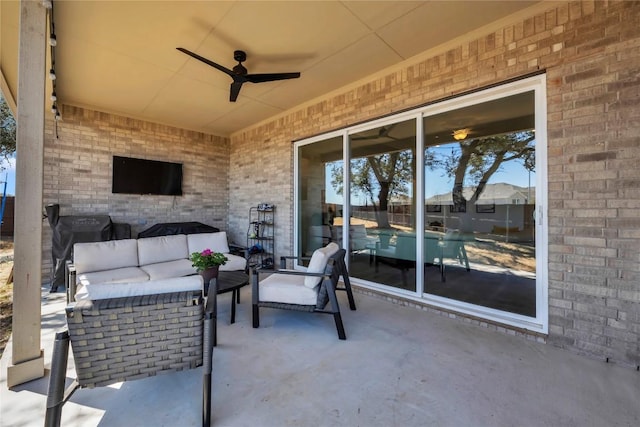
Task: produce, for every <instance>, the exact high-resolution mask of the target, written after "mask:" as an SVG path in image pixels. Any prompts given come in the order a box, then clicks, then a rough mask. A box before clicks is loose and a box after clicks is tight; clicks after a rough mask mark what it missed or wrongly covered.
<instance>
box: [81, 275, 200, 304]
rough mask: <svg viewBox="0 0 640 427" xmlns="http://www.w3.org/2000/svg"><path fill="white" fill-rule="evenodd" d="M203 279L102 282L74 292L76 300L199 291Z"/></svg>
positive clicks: (194, 276)
mask: <svg viewBox="0 0 640 427" xmlns="http://www.w3.org/2000/svg"><path fill="white" fill-rule="evenodd" d="M203 289H204V287H203V280H202V276H200V275H199V274H196V275H193V276H186V277H176V278H173V279H165V280H153V281H151V282H137V283H102V284H93V285H86V286H82V288H80V289H79V290H78V292H76V295H75V298H76V301H80V300H85V299H89V300H98V299H109V298H123V297H133V296H139V295H153V294H164V293H169V292H182V291H200V292H202V291H203Z"/></svg>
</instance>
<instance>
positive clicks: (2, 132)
mask: <svg viewBox="0 0 640 427" xmlns="http://www.w3.org/2000/svg"><path fill="white" fill-rule="evenodd" d="M15 152H16V121H15V119H14V118H13V114H11V110H10V109H9V105H7V103H6V101H5V100H4V97H2V95H0V156H2V157H4V158H5V160H9V157H11V156H12V155H13V154H14V153H15ZM3 169H5V167H4V166H3V165H2V163H0V170H3Z"/></svg>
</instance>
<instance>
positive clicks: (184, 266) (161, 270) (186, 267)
mask: <svg viewBox="0 0 640 427" xmlns="http://www.w3.org/2000/svg"><path fill="white" fill-rule="evenodd" d="M140 269H142V270H143V271H144V272H145V273H147V274H148V275H149V280H158V279H168V278H171V277H180V276H189V275H191V274H196V273H197V271H196V269H195V268H194V267H193V264H192V263H191V261H190V260H188V259H178V260H175V261H167V262H159V263H157V264H147V265H142V266H140Z"/></svg>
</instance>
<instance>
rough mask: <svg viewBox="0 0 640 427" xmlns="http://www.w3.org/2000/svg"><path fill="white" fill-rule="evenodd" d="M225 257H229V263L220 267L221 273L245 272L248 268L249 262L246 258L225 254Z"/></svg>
mask: <svg viewBox="0 0 640 427" xmlns="http://www.w3.org/2000/svg"><path fill="white" fill-rule="evenodd" d="M224 256H226V257H227V262H226V263H225V264H224V265H221V266H220V271H236V270H244V269H245V267H246V266H247V260H246V259H244V257H241V256H238V255H232V254H228V253H225V254H224Z"/></svg>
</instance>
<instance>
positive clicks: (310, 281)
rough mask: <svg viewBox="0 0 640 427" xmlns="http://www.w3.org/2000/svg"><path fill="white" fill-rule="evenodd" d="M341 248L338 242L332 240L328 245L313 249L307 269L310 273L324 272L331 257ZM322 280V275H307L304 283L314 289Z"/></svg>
mask: <svg viewBox="0 0 640 427" xmlns="http://www.w3.org/2000/svg"><path fill="white" fill-rule="evenodd" d="M339 249H340V247H339V246H338V245H337V244H336V243H334V242H331V243H329V244H328V245H327V246H325V247H323V248H320V249H316V250H315V251H313V255H311V261H309V266H308V267H307V271H308V272H309V273H324V269H325V267H326V266H327V261H329V257H330V256H331V255H333V254H335V253H336V252H338V250H339ZM321 280H322V278H321V277H314V276H307V277H305V279H304V285H305V286H306V287H307V288H311V289H313V288H315V287H316V286H318V285H319V284H320V281H321Z"/></svg>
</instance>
